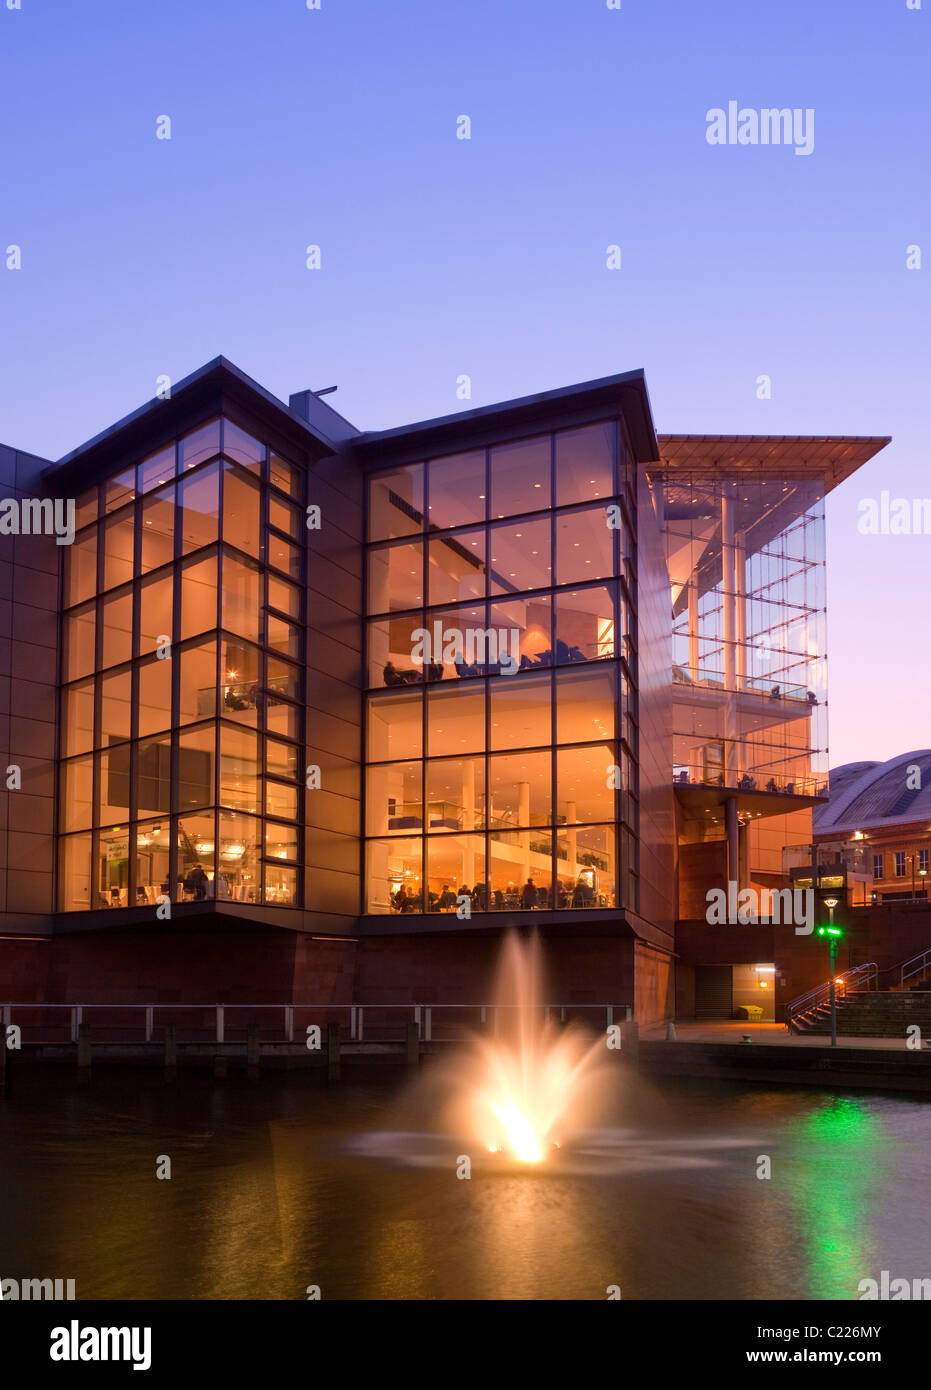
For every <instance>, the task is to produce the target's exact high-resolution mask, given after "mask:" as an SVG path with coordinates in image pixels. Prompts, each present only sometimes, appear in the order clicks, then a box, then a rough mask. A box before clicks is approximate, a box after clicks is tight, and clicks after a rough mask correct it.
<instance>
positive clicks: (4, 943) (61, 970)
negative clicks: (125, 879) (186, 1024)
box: [0, 930, 355, 1004]
mask: <svg viewBox="0 0 931 1390" xmlns="http://www.w3.org/2000/svg"><path fill="white" fill-rule="evenodd" d="M354 972H355V942H354V941H352V940H347V941H320V940H314V939H313V938H311V937H309V936H298V935H297V934H295V933H292V932H283V931H281V932H278V931H262V932H236V931H229V930H226V931H222V932H197V931H193V932H188V931H166V932H158V933H155V932H148V931H147V932H131V933H130V932H126V933H115V932H92V933H86V934H85V933H81V934H80V935H74V936H68V937H61V936H59V937H55V938H50V939H47V940H41V941H36V942H19V941H9V940H0V1001H2V1000H9V1001H12V1002H19V1003H32V1002H44V1003H56V1004H57V1003H63V1004H91V1003H95V1002H112V1003H124V1004H173V1003H184V1004H200V1003H204V1004H221V1003H222V1004H237V1003H242V1004H265V1003H267V1004H285V1003H290V1002H294V1003H308V1004H326V1003H334V1004H336V1003H339V1004H344V1003H349V1002H350V1001H351V999H352V987H353V977H354Z"/></svg>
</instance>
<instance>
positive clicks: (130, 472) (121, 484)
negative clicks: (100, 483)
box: [103, 468, 136, 512]
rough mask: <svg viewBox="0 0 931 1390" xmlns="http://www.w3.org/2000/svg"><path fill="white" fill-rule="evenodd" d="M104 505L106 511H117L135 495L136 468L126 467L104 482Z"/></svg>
mask: <svg viewBox="0 0 931 1390" xmlns="http://www.w3.org/2000/svg"><path fill="white" fill-rule="evenodd" d="M103 493H104V505H105V508H106V510H107V511H108V512H115V511H118V509H119V508H120V507H122V506H123V504H124V502H131V501H132V500H133V498H134V497H135V495H136V470H135V469H134V468H127V469H126V470H125V471H124V472H123V473H120V474H118V476H117V477H115V478H108V479H107V481H106V482H105V483H104V488H103Z"/></svg>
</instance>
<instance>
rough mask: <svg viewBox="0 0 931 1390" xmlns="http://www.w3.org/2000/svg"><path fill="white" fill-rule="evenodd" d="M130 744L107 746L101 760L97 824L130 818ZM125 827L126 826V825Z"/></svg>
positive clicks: (115, 823) (110, 824) (109, 824)
mask: <svg viewBox="0 0 931 1390" xmlns="http://www.w3.org/2000/svg"><path fill="white" fill-rule="evenodd" d="M129 747H130V746H129V744H128V743H121V744H118V745H117V747H116V748H105V749H104V750H103V752H102V753H100V754H99V755H98V757H99V761H100V808H99V811H98V813H97V817H96V820H97V824H98V825H108V826H117V825H122V823H123V822H124V821H128V820H129ZM124 828H125V827H124Z"/></svg>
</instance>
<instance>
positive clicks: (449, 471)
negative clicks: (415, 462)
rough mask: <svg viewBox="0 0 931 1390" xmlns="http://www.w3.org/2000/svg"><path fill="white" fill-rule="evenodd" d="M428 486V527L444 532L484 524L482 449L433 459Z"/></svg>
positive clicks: (483, 456) (484, 503)
mask: <svg viewBox="0 0 931 1390" xmlns="http://www.w3.org/2000/svg"><path fill="white" fill-rule="evenodd" d="M429 486H430V505H429V509H428V512H427V516H428V520H429V525H430V527H431V528H433V527H438V528H439V529H440V530H443V531H445V530H446V528H447V527H449V526H467V525H468V524H469V523H470V522H473V521H484V520H485V515H486V497H485V450H484V449H476V450H474V451H473V452H472V453H468V454H454V455H451V456H450V457H448V458H442V459H433V460H432V461H431V463H430V465H429Z"/></svg>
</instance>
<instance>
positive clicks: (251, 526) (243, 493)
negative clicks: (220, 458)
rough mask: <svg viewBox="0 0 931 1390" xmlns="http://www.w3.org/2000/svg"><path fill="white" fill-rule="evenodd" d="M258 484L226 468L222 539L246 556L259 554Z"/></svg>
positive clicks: (235, 470) (226, 466) (237, 471)
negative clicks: (243, 552) (242, 551)
mask: <svg viewBox="0 0 931 1390" xmlns="http://www.w3.org/2000/svg"><path fill="white" fill-rule="evenodd" d="M259 500H260V493H259V487H258V484H257V483H254V482H253V481H252V479H251V478H249V477H248V476H246V475H245V474H243V473H240V472H239V470H238V469H236V468H231V467H230V465H229V464H226V465H224V468H223V539H224V540H225V541H226V542H227V543H228V544H229V545H235V546H236V548H237V549H238V550H244V551H245V552H246V554H247V555H258V553H259Z"/></svg>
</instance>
